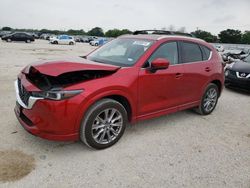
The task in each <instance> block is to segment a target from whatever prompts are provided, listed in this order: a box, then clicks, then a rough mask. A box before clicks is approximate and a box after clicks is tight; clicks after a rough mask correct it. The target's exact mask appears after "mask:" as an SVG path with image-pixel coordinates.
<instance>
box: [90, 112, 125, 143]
mask: <svg viewBox="0 0 250 188" xmlns="http://www.w3.org/2000/svg"><path fill="white" fill-rule="evenodd" d="M122 125H123V117H122V114H121V112H119V111H118V110H117V109H115V108H108V109H105V110H103V111H102V112H100V113H99V114H98V115H97V116H96V118H95V120H94V122H93V125H92V137H93V139H94V140H95V141H96V142H97V143H99V144H108V143H110V142H112V141H113V140H115V139H116V138H117V137H118V135H119V134H120V132H121V130H122Z"/></svg>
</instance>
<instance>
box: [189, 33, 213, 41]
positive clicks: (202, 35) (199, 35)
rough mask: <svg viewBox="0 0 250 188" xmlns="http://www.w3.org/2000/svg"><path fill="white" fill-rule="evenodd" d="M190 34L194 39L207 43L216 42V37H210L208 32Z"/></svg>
mask: <svg viewBox="0 0 250 188" xmlns="http://www.w3.org/2000/svg"><path fill="white" fill-rule="evenodd" d="M191 34H193V35H194V36H195V37H197V38H200V39H203V40H205V41H207V42H216V41H217V37H216V36H214V35H212V34H211V33H210V32H207V31H202V30H196V31H194V32H192V33H191Z"/></svg>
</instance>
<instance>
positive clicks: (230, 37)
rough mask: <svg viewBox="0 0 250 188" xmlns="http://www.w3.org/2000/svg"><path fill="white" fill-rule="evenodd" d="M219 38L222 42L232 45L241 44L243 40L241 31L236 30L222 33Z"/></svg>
mask: <svg viewBox="0 0 250 188" xmlns="http://www.w3.org/2000/svg"><path fill="white" fill-rule="evenodd" d="M218 36H219V38H220V41H221V42H223V43H232V44H237V43H241V38H242V34H241V31H240V30H234V29H227V30H224V31H221V32H220V34H219V35H218Z"/></svg>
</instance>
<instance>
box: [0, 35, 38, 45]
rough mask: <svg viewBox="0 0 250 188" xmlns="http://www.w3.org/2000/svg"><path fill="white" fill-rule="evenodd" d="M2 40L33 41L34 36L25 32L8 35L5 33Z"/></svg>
mask: <svg viewBox="0 0 250 188" xmlns="http://www.w3.org/2000/svg"><path fill="white" fill-rule="evenodd" d="M2 40H5V41H7V42H11V41H24V42H27V43H30V42H32V41H35V39H34V37H33V36H31V35H29V34H27V33H21V32H20V33H13V34H10V35H6V36H3V37H2Z"/></svg>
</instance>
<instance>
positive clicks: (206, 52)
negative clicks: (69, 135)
mask: <svg viewBox="0 0 250 188" xmlns="http://www.w3.org/2000/svg"><path fill="white" fill-rule="evenodd" d="M200 47H201V50H202V54H203V61H206V60H208V59H209V57H210V54H211V50H210V49H209V48H208V47H206V46H203V45H200Z"/></svg>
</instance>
